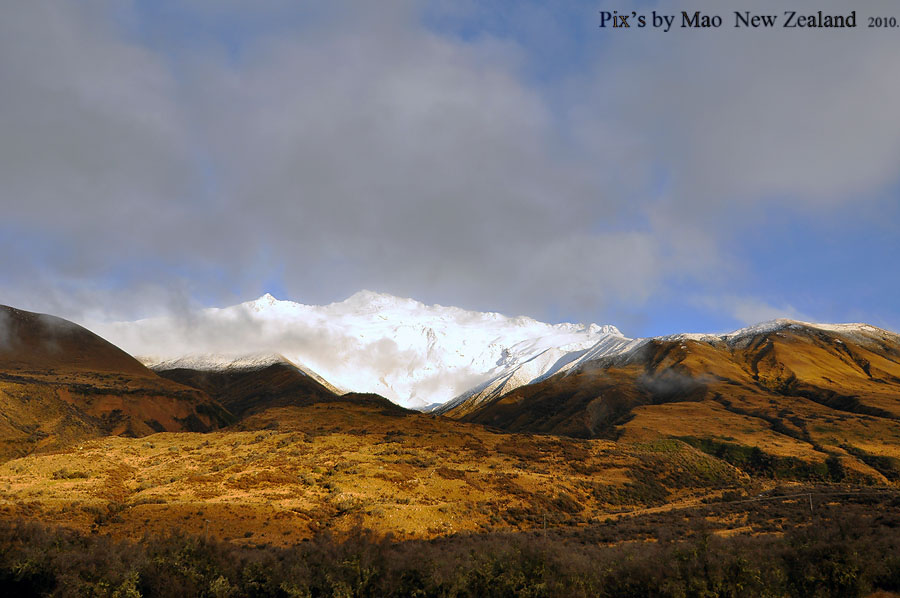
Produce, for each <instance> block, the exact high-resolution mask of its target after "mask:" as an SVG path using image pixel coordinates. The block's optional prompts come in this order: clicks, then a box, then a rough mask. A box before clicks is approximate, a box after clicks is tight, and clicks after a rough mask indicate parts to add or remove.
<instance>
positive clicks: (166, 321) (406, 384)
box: [94, 291, 622, 408]
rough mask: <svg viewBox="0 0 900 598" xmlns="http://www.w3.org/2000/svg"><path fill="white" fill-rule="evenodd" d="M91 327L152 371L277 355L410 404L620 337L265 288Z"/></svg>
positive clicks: (362, 296) (398, 301)
mask: <svg viewBox="0 0 900 598" xmlns="http://www.w3.org/2000/svg"><path fill="white" fill-rule="evenodd" d="M94 328H95V329H97V330H98V331H101V333H102V334H103V335H104V336H105V337H106V338H109V339H111V340H112V341H113V342H115V343H116V344H118V345H119V346H121V347H123V348H125V349H126V350H127V351H129V352H130V353H132V354H133V355H138V356H140V359H141V360H142V361H143V362H144V363H145V364H146V365H148V366H151V367H154V368H157V369H171V368H174V367H188V368H193V369H217V368H226V367H229V364H231V363H233V362H234V360H235V359H236V358H238V357H241V356H246V355H250V354H263V355H265V354H279V355H282V356H284V358H286V359H288V360H289V361H291V362H292V363H293V364H295V365H297V366H298V367H300V368H301V369H303V371H305V372H307V373H309V374H311V375H314V376H318V377H320V378H321V379H324V381H327V382H328V383H330V384H332V385H334V386H335V387H337V388H338V389H341V390H343V391H355V392H375V393H378V394H381V395H383V396H385V397H387V398H389V399H390V400H392V401H394V402H396V403H398V404H401V405H403V406H406V407H414V408H423V407H425V406H427V405H430V404H433V403H443V402H445V401H448V400H450V399H452V398H454V397H456V396H458V395H460V394H462V393H465V392H466V391H468V390H469V389H471V388H472V387H474V386H477V385H480V384H483V383H485V382H486V381H488V380H490V379H492V378H494V377H496V376H497V375H498V374H500V373H502V372H504V371H506V370H508V369H510V368H514V367H517V366H518V365H519V364H522V363H524V362H527V361H529V360H531V359H533V358H534V357H536V356H538V355H541V354H543V353H545V352H546V351H548V350H555V351H561V352H563V353H565V352H569V351H584V350H587V349H589V348H591V347H592V346H594V345H595V344H596V343H597V342H598V341H600V340H602V339H604V338H610V337H614V338H622V337H621V333H620V332H619V331H618V330H617V329H616V328H615V327H614V326H599V325H597V324H569V323H563V324H546V323H543V322H539V321H537V320H534V319H531V318H528V317H521V316H520V317H507V316H504V315H501V314H498V313H490V312H488V313H484V312H475V311H467V310H464V309H460V308H457V307H446V306H442V305H425V304H423V303H420V302H418V301H415V300H413V299H405V298H400V297H394V296H392V295H387V294H380V293H374V292H371V291H360V292H358V293H356V294H354V295H353V296H351V297H349V298H348V299H346V300H344V301H341V302H337V303H332V304H329V305H322V306H318V305H304V304H301V303H295V302H292V301H279V300H278V299H275V298H274V297H273V296H272V295H269V294H266V295H264V296H262V297H260V298H259V299H257V300H255V301H249V302H245V303H241V304H239V305H234V306H231V307H226V308H222V309H218V308H210V309H204V310H201V311H198V312H192V313H186V314H180V315H177V316H169V317H162V318H155V319H146V320H138V321H134V322H116V323H112V324H100V325H95V326H94ZM549 365H552V364H548V366H549ZM540 373H542V372H540ZM320 381H321V380H320Z"/></svg>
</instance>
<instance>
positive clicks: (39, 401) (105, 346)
mask: <svg viewBox="0 0 900 598" xmlns="http://www.w3.org/2000/svg"><path fill="white" fill-rule="evenodd" d="M228 420H229V415H228V413H227V412H226V411H225V410H224V409H222V407H221V406H220V405H218V404H217V403H215V402H214V401H211V400H210V399H209V397H207V396H206V395H205V394H203V393H202V392H199V391H197V390H195V389H191V388H187V387H185V386H182V385H180V384H176V383H174V382H171V381H169V380H164V379H162V378H160V377H159V376H157V375H156V374H154V373H153V372H152V371H150V370H149V369H147V368H146V367H145V366H144V365H142V364H141V363H140V362H139V361H137V360H136V359H134V358H133V357H131V356H130V355H128V354H127V353H125V352H124V351H122V350H121V349H119V348H118V347H116V346H115V345H112V344H111V343H109V342H107V341H105V340H103V339H102V338H100V337H99V336H97V335H96V334H94V333H92V332H90V331H89V330H87V329H85V328H82V327H81V326H78V325H77V324H74V323H72V322H69V321H67V320H63V319H61V318H56V317H53V316H48V315H44V314H36V313H32V312H27V311H22V310H19V309H15V308H12V307H7V306H0V458H7V457H9V456H13V455H21V454H26V453H28V452H30V451H32V450H35V449H39V448H45V449H52V448H56V447H59V446H63V445H65V444H66V443H69V442H71V441H74V440H77V439H81V438H89V437H94V436H98V435H107V434H125V435H131V436H140V435H145V434H151V433H153V432H159V431H192V430H193V431H205V430H210V429H214V428H217V427H219V426H220V425H222V424H223V423H225V422H226V421H228Z"/></svg>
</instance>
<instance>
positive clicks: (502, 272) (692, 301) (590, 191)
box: [0, 0, 900, 336]
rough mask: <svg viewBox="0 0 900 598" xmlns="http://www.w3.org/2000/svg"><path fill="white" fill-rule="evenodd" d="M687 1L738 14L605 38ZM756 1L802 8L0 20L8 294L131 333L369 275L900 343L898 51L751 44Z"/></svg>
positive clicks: (437, 299)
mask: <svg viewBox="0 0 900 598" xmlns="http://www.w3.org/2000/svg"><path fill="white" fill-rule="evenodd" d="M687 8H689V9H690V10H692V11H693V10H705V11H709V12H711V13H716V14H720V15H722V16H723V19H724V20H725V21H726V26H725V27H722V28H721V29H720V30H717V31H694V30H673V31H671V32H669V33H663V32H661V31H658V30H652V29H649V28H648V29H643V30H625V31H619V30H615V31H613V30H609V29H601V28H599V27H598V25H599V16H598V11H600V10H618V11H619V12H630V11H631V10H634V11H636V12H638V13H641V14H646V15H649V14H650V12H651V11H653V10H657V11H660V12H666V13H667V14H677V13H678V12H679V11H680V10H682V9H687ZM738 9H740V10H755V11H758V12H760V13H763V12H767V13H774V14H780V13H781V11H782V9H781V6H780V3H777V2H753V3H739V2H709V1H698V2H694V3H689V4H685V3H679V2H666V3H654V2H627V1H625V0H622V1H621V2H608V1H595V2H587V1H585V2H580V1H579V2H576V1H571V2H554V3H546V2H482V1H477V0H468V1H466V0H463V1H457V2H450V1H449V0H436V1H432V2H424V1H414V0H404V1H399V0H398V1H396V2H384V3H378V4H377V5H374V4H372V3H365V4H363V3H351V2H329V3H320V2H300V1H297V2H294V1H290V2H288V1H279V0H270V1H267V2H252V3H251V2H240V1H237V0H228V1H219V2H217V1H213V0H187V1H177V2H176V1H174V0H161V1H149V0H147V1H143V0H140V1H135V2H131V3H123V2H111V1H105V0H93V1H85V2H64V1H57V2H48V3H46V4H41V5H36V3H21V4H19V5H18V6H16V7H15V8H10V9H7V11H6V13H5V18H4V20H3V22H2V24H0V99H2V101H0V202H2V207H3V212H4V219H3V221H2V222H0V250H2V251H3V254H4V255H6V256H14V258H12V259H6V260H4V261H3V263H2V265H0V288H2V290H3V295H4V296H3V297H0V302H3V303H9V304H12V305H16V306H18V307H23V308H27V309H35V310H40V311H47V312H51V313H56V314H59V315H63V316H68V317H72V318H74V319H76V320H79V319H81V320H84V319H97V318H104V319H131V318H137V317H143V316H149V315H155V314H159V313H161V312H165V311H168V310H172V309H183V308H184V307H185V306H188V307H199V306H207V305H227V304H232V303H235V302H238V301H243V300H248V299H251V298H254V297H256V296H259V295H261V294H263V293H264V292H272V293H273V294H274V295H276V296H277V297H279V298H285V299H292V300H296V301H300V302H305V303H327V302H331V301H338V300H341V299H343V298H345V297H347V296H349V295H351V294H352V293H354V292H355V291H357V290H359V289H362V288H369V289H372V290H377V291H381V292H387V293H393V294H396V295H401V296H409V297H414V298H416V299H419V300H421V301H424V302H427V303H441V304H451V305H459V306H461V307H465V308H469V309H477V310H492V311H500V312H503V313H507V314H510V315H514V314H526V315H530V316H533V317H536V318H539V319H543V320H550V321H563V320H567V321H584V322H586V321H594V322H598V323H612V324H615V325H617V326H619V327H620V328H621V329H622V330H623V332H625V333H626V334H630V335H633V336H643V335H655V334H666V333H672V332H680V331H722V330H729V329H733V328H737V327H740V326H743V325H746V324H750V323H754V322H757V321H760V320H764V319H769V318H773V317H780V316H785V317H795V318H799V319H807V320H813V321H866V322H869V323H872V324H875V325H879V326H883V327H886V328H890V329H893V330H900V307H898V306H897V302H896V297H897V296H898V291H900V275H898V270H897V267H896V266H895V263H894V262H895V257H894V256H897V255H900V241H898V239H900V180H898V179H900V168H898V166H900V118H898V116H897V113H896V106H897V105H900V81H898V80H897V78H896V77H892V76H891V74H892V73H893V72H894V70H895V67H894V60H895V57H896V56H897V55H898V51H900V41H898V38H897V36H896V35H894V34H893V32H891V31H879V30H872V29H866V28H859V29H857V30H853V31H796V30H783V29H773V30H771V31H746V30H735V29H734V28H732V27H730V23H731V20H732V19H733V17H732V16H731V15H733V11H734V10H738ZM816 9H817V10H819V9H821V10H825V11H834V12H848V11H849V10H851V9H855V10H856V11H857V13H858V19H859V20H860V21H861V22H864V21H865V18H864V17H865V16H866V15H868V14H872V15H875V14H889V13H890V14H892V13H893V11H895V8H894V5H893V3H891V2H875V1H872V2H854V3H849V2H835V1H824V2H822V3H820V5H817V6H816Z"/></svg>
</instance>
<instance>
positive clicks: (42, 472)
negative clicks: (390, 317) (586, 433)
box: [0, 396, 751, 544]
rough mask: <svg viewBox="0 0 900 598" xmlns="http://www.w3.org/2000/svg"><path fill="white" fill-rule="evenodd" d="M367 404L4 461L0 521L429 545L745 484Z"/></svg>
mask: <svg viewBox="0 0 900 598" xmlns="http://www.w3.org/2000/svg"><path fill="white" fill-rule="evenodd" d="M377 399H378V398H377V397H374V396H357V397H356V398H355V400H356V401H357V402H356V403H355V404H350V403H346V402H330V403H317V404H313V405H307V406H303V407H279V408H272V409H268V410H265V411H263V412H260V413H257V414H255V415H252V416H250V417H249V418H247V419H246V420H244V421H243V422H241V423H239V424H237V425H235V426H232V427H231V428H229V429H226V430H220V431H215V432H210V433H207V434H186V433H176V434H172V433H161V434H155V435H152V436H148V437H145V438H140V439H131V438H121V437H107V438H103V439H97V440H91V441H88V442H85V443H82V444H80V445H78V446H75V447H72V448H71V449H70V450H68V451H66V452H60V453H57V454H52V455H32V456H28V457H25V458H22V459H17V460H14V461H10V462H8V463H6V464H4V465H2V466H0V488H3V489H4V492H3V493H0V516H4V517H17V516H24V517H26V518H29V519H37V520H42V521H47V522H52V523H58V524H63V525H67V526H73V527H76V528H80V529H83V530H88V529H93V530H96V531H99V532H100V533H109V534H113V535H117V536H130V537H141V536H142V535H143V534H145V533H147V532H167V531H171V530H172V529H176V528H183V529H187V530H190V531H193V532H197V533H209V534H211V535H214V536H216V537H219V538H228V539H230V540H232V541H236V542H252V543H256V542H265V543H275V544H290V543H293V542H296V541H297V540H299V539H300V538H304V537H309V536H310V535H312V534H314V533H316V532H317V531H322V530H334V531H340V530H345V531H346V530H349V529H352V528H354V527H355V526H362V527H366V528H369V529H373V530H375V531H376V532H378V533H392V534H395V535H398V536H399V537H433V536H440V535H446V534H452V533H457V532H469V531H487V530H500V529H529V528H540V527H543V526H544V525H552V526H558V525H570V524H571V525H577V524H580V523H584V522H587V521H590V520H595V519H597V518H604V517H607V516H609V515H611V514H613V513H618V512H623V511H630V510H632V509H635V508H647V507H664V506H665V505H667V504H670V503H671V504H680V503H681V502H683V501H694V502H696V501H699V500H700V499H701V498H703V497H706V496H709V495H717V493H720V492H721V491H722V489H724V488H736V487H745V486H746V487H748V488H749V484H751V482H750V480H749V479H748V477H747V476H745V475H744V474H742V473H741V472H740V471H739V470H738V469H736V468H735V467H732V466H730V465H728V464H726V463H724V462H722V461H721V460H718V459H716V458H714V457H711V456H709V455H706V454H704V453H703V452H702V451H700V450H697V449H696V448H694V447H692V446H690V445H689V444H687V443H685V442H681V441H677V440H666V441H660V442H650V443H616V442H613V441H609V440H582V439H574V438H565V437H562V438H555V437H544V436H532V435H528V434H498V433H495V432H491V431H489V430H487V429H485V428H484V427H482V426H477V425H471V424H465V423H460V422H455V421H452V420H448V419H446V418H433V417H430V416H428V415H424V414H421V413H411V412H408V411H401V410H397V408H395V410H394V411H389V410H387V409H384V406H383V405H382V404H381V402H380V401H378V400H377ZM381 401H384V399H381ZM385 402H386V401H385Z"/></svg>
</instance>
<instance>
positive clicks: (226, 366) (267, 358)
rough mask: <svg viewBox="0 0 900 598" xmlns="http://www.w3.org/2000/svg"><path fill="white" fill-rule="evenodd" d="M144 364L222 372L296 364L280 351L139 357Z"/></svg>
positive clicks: (157, 367) (163, 367)
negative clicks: (168, 357) (280, 364)
mask: <svg viewBox="0 0 900 598" xmlns="http://www.w3.org/2000/svg"><path fill="white" fill-rule="evenodd" d="M138 360H139V361H141V362H142V363H143V364H144V365H146V366H147V367H149V368H151V369H155V370H178V369H185V370H197V371H201V372H220V371H228V370H259V369H263V368H266V367H269V366H270V365H275V364H277V363H284V364H289V365H292V366H296V364H293V363H291V362H290V360H288V359H287V358H286V357H284V356H283V355H280V354H278V353H253V354H247V355H233V354H227V353H205V354H197V355H182V356H180V357H176V358H174V359H167V358H162V357H155V356H142V357H138Z"/></svg>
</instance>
